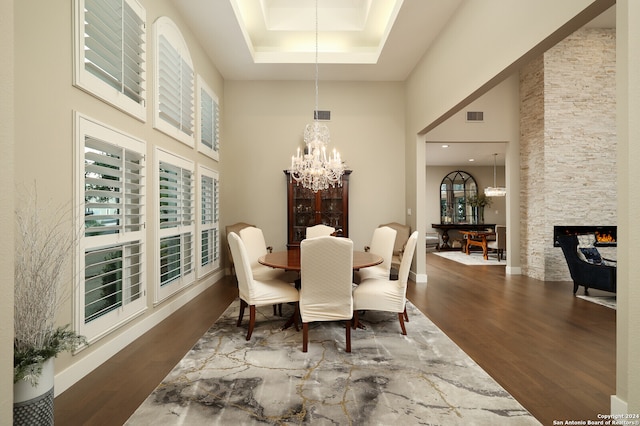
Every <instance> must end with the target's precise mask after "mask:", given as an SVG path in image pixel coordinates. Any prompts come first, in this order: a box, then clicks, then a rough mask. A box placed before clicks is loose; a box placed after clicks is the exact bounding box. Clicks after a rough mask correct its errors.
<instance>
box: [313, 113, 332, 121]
mask: <svg viewBox="0 0 640 426" xmlns="http://www.w3.org/2000/svg"><path fill="white" fill-rule="evenodd" d="M313 119H314V120H321V121H329V120H331V111H313Z"/></svg>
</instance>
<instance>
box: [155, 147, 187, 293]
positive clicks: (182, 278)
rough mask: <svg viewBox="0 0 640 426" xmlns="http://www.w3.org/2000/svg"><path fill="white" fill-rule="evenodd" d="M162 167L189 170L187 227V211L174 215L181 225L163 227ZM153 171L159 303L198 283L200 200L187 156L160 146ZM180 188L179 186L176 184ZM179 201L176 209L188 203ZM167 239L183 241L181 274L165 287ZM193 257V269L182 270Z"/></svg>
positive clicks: (181, 243)
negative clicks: (197, 196)
mask: <svg viewBox="0 0 640 426" xmlns="http://www.w3.org/2000/svg"><path fill="white" fill-rule="evenodd" d="M161 164H166V165H167V166H171V167H174V168H177V169H180V170H185V171H188V172H189V173H190V175H191V184H190V200H191V201H190V203H191V208H190V210H191V213H190V215H189V216H190V217H189V220H188V221H187V222H188V223H187V224H185V223H183V222H185V221H184V211H180V212H179V213H176V214H175V216H182V219H180V220H179V223H178V224H176V225H175V226H168V227H164V228H163V226H162V224H161V221H162V214H161V202H162V197H161V192H162V190H161V189H160V184H161V182H162V180H161V176H160V167H161ZM154 169H155V179H154V181H155V182H154V187H155V189H156V191H158V192H157V200H156V203H155V204H156V207H155V212H156V221H155V229H156V234H155V240H156V241H155V243H156V253H155V259H156V267H155V270H156V273H157V274H158V279H157V280H155V281H156V283H155V292H154V303H159V302H161V301H163V300H165V299H167V298H169V297H170V296H172V295H173V294H175V293H177V292H178V291H180V290H182V289H183V288H185V287H187V286H189V285H191V284H193V283H194V282H195V280H196V269H197V264H196V263H195V262H196V259H197V250H196V245H197V241H196V209H197V200H196V182H195V180H196V168H195V163H194V162H193V161H191V160H188V159H186V158H184V157H180V156H179V155H177V154H174V153H172V152H170V151H168V150H165V149H163V148H160V147H156V149H155V160H154ZM176 185H177V184H176ZM176 201H177V205H178V206H177V209H178V210H180V209H183V208H184V206H185V204H186V201H185V200H184V199H183V198H176ZM168 238H179V239H180V273H179V275H178V276H177V278H176V279H173V280H171V281H169V282H167V283H166V284H164V285H163V283H162V282H161V281H162V275H163V273H162V267H163V265H162V259H161V257H162V244H163V240H166V239H168ZM185 238H190V239H189V242H190V244H188V245H189V246H190V252H189V253H186V252H185V251H184V248H185V246H186V245H187V244H185V240H184V239H185ZM188 257H190V258H191V262H190V265H191V268H190V269H189V270H188V271H184V270H183V262H184V259H185V258H188Z"/></svg>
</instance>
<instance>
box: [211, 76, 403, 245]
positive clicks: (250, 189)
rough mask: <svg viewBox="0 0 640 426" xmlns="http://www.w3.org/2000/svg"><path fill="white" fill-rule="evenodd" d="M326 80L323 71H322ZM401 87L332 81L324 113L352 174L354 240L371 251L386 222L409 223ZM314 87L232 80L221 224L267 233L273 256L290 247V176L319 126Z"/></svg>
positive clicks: (323, 87)
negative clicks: (307, 135) (309, 129)
mask: <svg viewBox="0 0 640 426" xmlns="http://www.w3.org/2000/svg"><path fill="white" fill-rule="evenodd" d="M320 76H322V67H320ZM402 88H403V85H402V83H365V82H326V81H322V77H320V84H319V109H321V110H330V111H331V121H329V122H327V123H326V124H327V126H328V127H329V130H330V132H331V143H330V146H329V148H330V149H332V148H336V149H337V150H338V151H339V152H340V155H341V156H342V159H343V160H344V161H345V162H346V164H347V165H348V167H349V168H350V169H351V170H353V173H352V174H351V177H350V182H349V190H350V192H349V237H350V238H351V239H352V240H353V241H354V244H355V247H363V246H364V245H365V244H369V242H370V238H371V233H372V232H373V229H374V228H375V227H377V226H378V225H379V224H380V223H385V222H390V221H398V222H404V206H405V201H404V185H405V182H404V173H403V168H404V107H403V91H402ZM314 96H315V90H314V83H313V81H290V82H284V81H268V82H259V81H252V82H246V81H226V82H225V98H226V103H225V105H224V118H223V123H224V139H223V141H222V147H221V153H220V158H221V168H222V170H221V175H220V181H221V187H222V192H221V195H222V200H223V204H222V212H221V215H222V225H223V227H224V226H225V225H229V224H233V223H235V222H248V223H252V224H255V225H257V226H259V227H261V228H262V229H263V231H264V233H265V239H266V240H267V243H268V244H269V245H272V246H273V247H274V249H276V250H278V249H285V244H286V240H287V229H286V225H287V222H286V221H287V211H286V203H287V201H286V200H287V199H286V182H287V180H286V177H285V175H284V173H283V170H284V169H286V168H287V167H289V166H290V164H291V156H292V155H293V154H295V152H296V149H297V147H301V148H302V147H303V146H304V143H303V140H302V134H303V131H304V127H305V125H306V124H308V123H310V122H311V121H312V119H313V109H314V105H315V99H314Z"/></svg>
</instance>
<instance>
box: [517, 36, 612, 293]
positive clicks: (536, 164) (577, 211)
mask: <svg viewBox="0 0 640 426" xmlns="http://www.w3.org/2000/svg"><path fill="white" fill-rule="evenodd" d="M615 52H616V46H615V30H609V29H582V30H579V31H576V32H575V33H574V34H572V35H571V36H569V37H567V38H566V39H565V40H564V41H562V42H561V43H559V44H557V45H556V46H555V47H553V48H552V49H549V50H548V51H547V52H545V53H544V55H543V56H541V57H540V58H538V59H536V60H533V61H532V62H531V63H529V64H528V65H527V66H526V67H524V68H523V69H522V70H521V72H520V105H521V106H520V108H521V111H520V117H521V118H520V164H521V168H522V171H521V182H520V211H521V221H520V232H521V244H522V247H521V248H522V250H521V252H522V257H523V258H522V259H521V262H522V272H523V274H525V275H527V276H530V277H533V278H536V279H540V280H545V281H569V280H571V277H570V275H569V270H568V268H567V265H566V262H565V260H564V256H563V255H562V250H561V249H560V248H559V247H554V246H553V226H554V225H617V212H616V194H617V191H616V179H617V167H616V105H615V99H616V93H615V87H616V85H615V78H616V76H615V67H616V63H615V59H616V58H615ZM601 251H602V252H603V255H606V256H608V257H615V249H603V250H601Z"/></svg>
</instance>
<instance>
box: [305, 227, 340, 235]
mask: <svg viewBox="0 0 640 426" xmlns="http://www.w3.org/2000/svg"><path fill="white" fill-rule="evenodd" d="M335 232H336V230H335V228H332V227H330V226H327V225H323V224H319V225H314V226H309V227H307V229H306V238H316V237H325V236H329V235H333V233H335Z"/></svg>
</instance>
